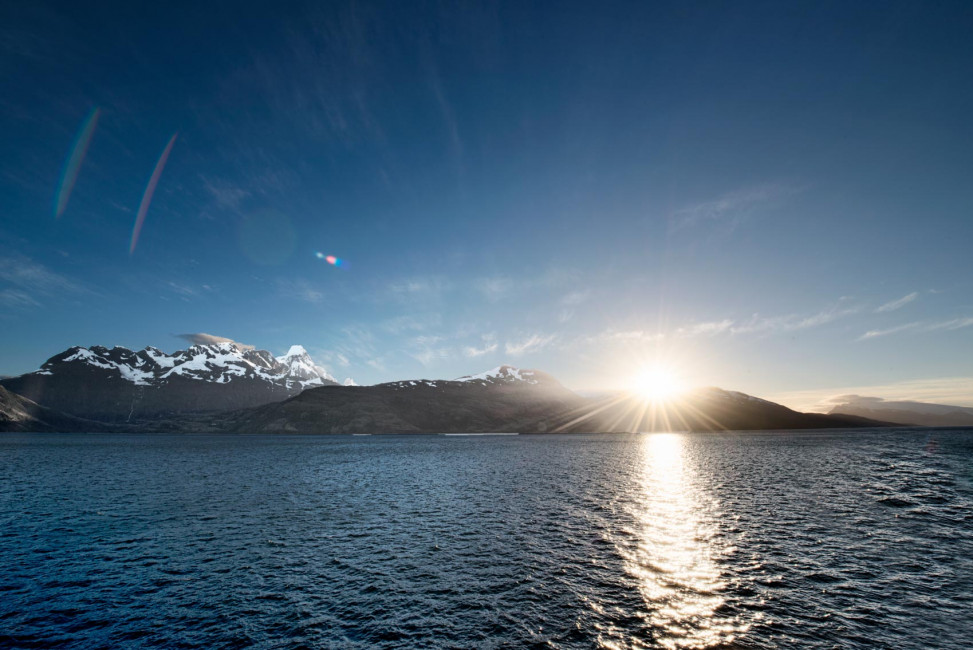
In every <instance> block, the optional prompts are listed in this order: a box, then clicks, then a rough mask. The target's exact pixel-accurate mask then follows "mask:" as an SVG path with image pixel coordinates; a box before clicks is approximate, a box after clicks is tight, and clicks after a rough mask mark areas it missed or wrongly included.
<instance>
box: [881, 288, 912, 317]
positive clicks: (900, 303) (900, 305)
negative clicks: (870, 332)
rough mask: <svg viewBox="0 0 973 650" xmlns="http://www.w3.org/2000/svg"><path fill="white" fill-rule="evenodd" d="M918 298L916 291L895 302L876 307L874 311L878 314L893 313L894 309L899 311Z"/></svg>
mask: <svg viewBox="0 0 973 650" xmlns="http://www.w3.org/2000/svg"><path fill="white" fill-rule="evenodd" d="M918 297H919V292H918V291H913V292H912V293H910V294H908V295H905V296H902V297H901V298H899V299H897V300H892V301H890V302H887V303H885V304H884V305H882V306H880V307H878V308H877V309H876V310H875V311H876V312H878V313H885V312H890V311H895V310H896V309H901V308H903V307H905V306H906V305H908V304H909V303H910V302H912V301H913V300H915V299H916V298H918Z"/></svg>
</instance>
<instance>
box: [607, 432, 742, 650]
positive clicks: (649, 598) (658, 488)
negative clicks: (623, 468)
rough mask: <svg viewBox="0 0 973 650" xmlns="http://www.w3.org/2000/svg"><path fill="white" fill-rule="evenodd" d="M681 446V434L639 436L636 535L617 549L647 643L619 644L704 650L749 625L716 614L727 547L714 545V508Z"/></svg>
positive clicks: (721, 601) (609, 643) (725, 641)
mask: <svg viewBox="0 0 973 650" xmlns="http://www.w3.org/2000/svg"><path fill="white" fill-rule="evenodd" d="M686 446H687V445H686V436H684V435H681V434H674V433H668V434H651V435H646V436H644V437H643V439H642V445H641V448H642V458H641V480H640V485H639V494H638V498H636V499H635V500H634V503H633V506H632V507H633V512H632V515H633V516H634V518H635V520H636V522H637V523H636V530H634V531H632V532H633V539H632V540H631V541H630V542H629V543H626V544H623V545H620V548H619V550H620V552H621V554H622V557H623V559H624V560H625V568H626V571H627V572H628V573H629V574H630V575H631V576H632V577H634V578H635V580H636V581H637V584H638V589H639V591H640V592H641V596H642V600H643V601H644V603H645V606H646V611H645V613H644V616H645V618H646V623H647V627H649V629H651V630H652V637H653V638H652V639H651V640H648V639H646V641H650V643H651V645H650V646H646V645H644V644H643V643H642V642H640V641H638V640H636V639H628V640H627V641H626V644H625V646H621V647H626V646H627V647H635V648H638V647H658V646H662V647H667V648H710V647H713V646H717V645H726V644H728V643H732V642H733V640H734V639H735V638H737V637H739V635H740V634H741V633H743V632H745V631H746V630H747V629H748V627H749V626H747V625H745V624H743V623H742V622H741V621H740V620H739V619H738V618H737V617H733V616H730V615H727V614H726V613H723V612H722V611H721V608H722V607H723V605H724V604H725V603H726V598H725V596H724V595H723V594H724V591H725V588H726V584H725V581H724V580H723V579H722V578H721V575H720V568H719V559H720V557H722V556H723V555H725V554H727V553H729V552H732V549H729V548H725V547H722V546H721V545H719V544H718V543H716V535H717V532H718V531H717V529H716V525H715V521H714V517H715V515H716V512H715V510H716V504H715V503H714V502H712V501H711V500H707V499H706V498H705V497H704V496H703V495H702V494H701V493H700V491H699V490H698V488H697V486H695V485H694V482H693V475H692V469H691V467H689V463H688V462H687V458H686V454H687V450H686ZM602 641H603V643H602V645H603V646H605V647H620V646H619V645H618V643H617V642H615V643H613V642H612V641H611V640H609V639H602ZM615 641H617V640H615Z"/></svg>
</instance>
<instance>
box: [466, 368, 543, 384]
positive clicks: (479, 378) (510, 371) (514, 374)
mask: <svg viewBox="0 0 973 650" xmlns="http://www.w3.org/2000/svg"><path fill="white" fill-rule="evenodd" d="M539 380H540V375H539V373H538V372H537V371H536V370H521V369H520V368H515V367H513V366H506V365H504V366H497V367H496V368H494V369H493V370H487V371H486V372H481V373H480V374H478V375H467V376H465V377H460V378H459V379H457V380H456V381H467V382H485V383H488V384H498V383H508V382H526V383H528V384H537V383H540V381H539Z"/></svg>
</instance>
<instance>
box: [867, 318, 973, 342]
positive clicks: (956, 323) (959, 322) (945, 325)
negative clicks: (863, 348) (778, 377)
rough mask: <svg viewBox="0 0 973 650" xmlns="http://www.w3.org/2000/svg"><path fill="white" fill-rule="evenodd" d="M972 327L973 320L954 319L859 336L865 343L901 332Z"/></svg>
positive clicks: (908, 324) (905, 325) (900, 326)
mask: <svg viewBox="0 0 973 650" xmlns="http://www.w3.org/2000/svg"><path fill="white" fill-rule="evenodd" d="M971 326H973V318H952V319H950V320H944V321H933V322H931V321H915V322H912V323H905V324H903V325H897V326H895V327H889V328H887V329H879V330H869V331H867V332H865V333H864V334H862V335H861V336H859V337H858V340H859V341H864V340H867V339H875V338H879V337H881V336H888V335H889V334H898V333H899V332H942V331H951V330H958V329H963V328H964V327H971Z"/></svg>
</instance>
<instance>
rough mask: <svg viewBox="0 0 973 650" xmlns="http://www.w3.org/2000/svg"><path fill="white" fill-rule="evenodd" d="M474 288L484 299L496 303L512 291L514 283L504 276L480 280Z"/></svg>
mask: <svg viewBox="0 0 973 650" xmlns="http://www.w3.org/2000/svg"><path fill="white" fill-rule="evenodd" d="M476 288H477V290H478V291H479V292H480V293H482V294H483V297H484V298H486V299H487V300H489V301H491V302H496V301H498V300H500V299H501V298H503V297H505V296H506V295H507V294H509V293H510V292H511V291H512V290H513V289H514V281H513V280H512V279H511V278H509V277H506V276H495V277H491V278H480V279H479V280H477V281H476Z"/></svg>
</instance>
